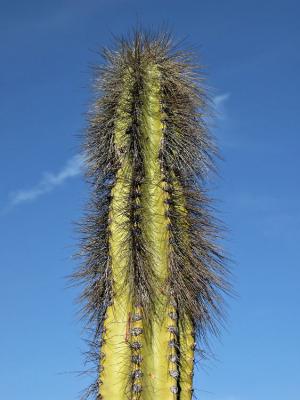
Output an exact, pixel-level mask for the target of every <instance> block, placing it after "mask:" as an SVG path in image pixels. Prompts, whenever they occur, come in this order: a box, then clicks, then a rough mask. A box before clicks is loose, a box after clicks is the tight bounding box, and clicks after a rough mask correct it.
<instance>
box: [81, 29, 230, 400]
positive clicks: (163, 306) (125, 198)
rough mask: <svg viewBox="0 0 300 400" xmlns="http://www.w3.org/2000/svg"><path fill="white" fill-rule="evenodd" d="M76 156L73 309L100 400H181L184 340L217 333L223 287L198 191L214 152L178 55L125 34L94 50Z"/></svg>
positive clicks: (199, 98)
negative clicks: (91, 93) (83, 179)
mask: <svg viewBox="0 0 300 400" xmlns="http://www.w3.org/2000/svg"><path fill="white" fill-rule="evenodd" d="M103 54H104V57H105V60H106V63H105V65H104V66H101V67H97V68H96V79H95V89H96V99H95V103H94V106H93V109H92V110H91V112H90V114H89V117H88V120H89V125H88V128H87V132H86V141H85V157H86V163H87V176H88V179H89V180H90V183H91V185H92V189H93V192H92V198H91V202H90V207H89V211H88V214H87V216H86V218H85V220H84V223H83V231H84V233H85V234H84V238H83V243H82V254H83V257H84V260H83V263H82V265H81V266H80V268H79V269H78V271H77V272H76V273H75V274H74V277H75V278H76V279H78V280H80V281H81V282H83V283H84V289H83V292H82V296H81V300H82V301H83V304H84V305H83V311H84V313H85V315H86V316H87V320H88V323H89V325H90V327H91V328H92V332H93V340H92V345H93V349H94V350H93V351H94V352H93V353H92V356H93V358H94V359H96V364H97V374H98V376H97V381H96V383H94V384H93V385H92V386H91V387H90V388H89V390H88V394H90V393H92V392H94V394H95V398H97V399H104V400H122V399H124V400H125V399H131V400H137V399H143V400H150V399H151V400H153V399H163V400H174V399H180V400H188V399H191V397H192V391H193V389H192V380H193V368H194V352H195V340H196V337H198V339H199V341H200V342H201V341H203V339H205V337H206V334H207V332H208V331H211V332H213V333H216V332H217V325H216V322H217V321H218V319H219V318H221V317H222V314H221V308H222V307H221V305H222V301H221V300H222V293H223V292H224V291H226V290H227V289H228V285H227V282H226V269H225V267H224V262H223V261H224V260H223V255H222V252H221V251H220V249H219V248H218V245H217V240H216V239H217V238H218V235H219V229H218V227H217V225H216V224H215V222H214V219H213V217H212V215H211V210H210V201H209V199H208V198H207V196H206V194H205V177H206V175H207V171H208V170H210V169H211V168H212V166H213V162H212V160H213V156H214V153H215V147H214V145H213V143H212V140H211V137H210V135H209V133H208V130H207V127H206V125H205V122H204V120H203V116H204V112H205V109H206V95H205V93H204V91H203V89H202V86H201V82H202V78H201V75H200V76H199V73H198V72H197V71H198V69H197V67H195V66H194V65H193V61H192V60H193V57H192V56H191V54H190V53H188V52H182V51H180V50H174V48H173V46H172V41H171V39H170V36H169V35H164V34H159V35H148V34H144V33H140V32H136V33H135V34H134V35H133V36H132V37H131V38H130V39H126V40H125V39H121V40H119V42H118V47H117V48H116V49H114V50H107V49H105V50H104V52H103Z"/></svg>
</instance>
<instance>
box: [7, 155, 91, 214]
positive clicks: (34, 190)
mask: <svg viewBox="0 0 300 400" xmlns="http://www.w3.org/2000/svg"><path fill="white" fill-rule="evenodd" d="M82 166H83V157H82V156H81V155H79V154H77V155H75V156H74V157H72V158H71V159H69V160H68V161H67V163H66V164H65V166H64V167H63V168H62V169H61V170H60V171H59V172H58V173H56V174H54V173H51V172H45V173H44V174H43V177H42V179H41V180H40V181H39V182H38V183H37V184H36V185H35V186H33V187H31V188H29V189H20V190H18V191H16V192H14V193H12V194H11V196H10V204H9V208H12V207H15V206H17V205H19V204H21V203H26V202H31V201H34V200H36V199H37V198H38V197H40V196H42V195H44V194H46V193H49V192H51V191H52V190H53V189H55V187H57V186H59V185H62V184H63V183H64V182H65V181H66V180H67V179H69V178H73V177H75V176H77V175H79V174H80V173H81V168H82Z"/></svg>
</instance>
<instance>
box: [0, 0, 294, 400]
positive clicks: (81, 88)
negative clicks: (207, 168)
mask: <svg viewBox="0 0 300 400" xmlns="http://www.w3.org/2000/svg"><path fill="white" fill-rule="evenodd" d="M299 12H300V5H299V2H296V1H291V0H285V1H275V0H274V1H272V2H271V1H266V0H265V1H255V0H252V1H238V0H236V1H233V0H227V1H215V0H211V1H206V2H205V1H196V0H193V1H192V0H185V1H178V0H172V1H171V0H165V1H158V0H152V1H151V2H150V1H141V0H140V1H133V0H132V1H125V0H124V1H120V0H98V1H94V0H85V1H83V0H73V1H71V0H69V1H57V0H53V1H51V2H45V1H34V0H28V1H27V2H23V1H20V0H16V1H14V2H8V1H4V0H1V15H0V34H1V42H0V54H1V63H0V70H1V71H0V72H1V73H0V89H1V96H0V118H1V148H0V152H1V154H0V180H1V188H0V236H1V252H0V265H1V272H0V274H1V276H0V304H1V306H0V307H1V326H2V328H1V330H0V353H1V365H0V376H1V379H0V397H1V398H3V399H9V400H19V399H21V398H22V399H23V400H40V399H41V398H42V399H43V400H71V399H75V398H77V394H78V392H79V391H80V390H81V389H82V388H83V387H84V385H85V380H84V379H83V378H80V379H78V378H77V376H76V375H75V374H73V373H72V371H76V370H80V369H81V368H82V356H81V351H82V350H83V349H84V345H83V342H82V340H81V336H82V326H81V325H80V323H78V322H77V319H76V315H75V310H76V307H75V305H74V297H75V294H76V291H75V290H68V289H66V281H65V279H64V276H66V275H67V274H69V273H70V272H71V271H72V268H73V267H74V262H73V260H72V259H71V255H72V254H73V253H74V251H75V244H76V235H75V232H74V226H73V221H76V220H78V218H79V217H80V216H81V215H82V208H83V205H84V203H85V200H86V198H87V193H88V192H87V186H86V185H85V183H84V182H83V179H82V176H81V168H80V167H81V163H82V160H81V159H80V157H79V156H78V151H79V145H80V139H79V138H78V135H80V134H81V133H82V130H83V128H84V125H85V122H84V115H83V114H84V112H85V111H86V110H87V105H88V101H89V98H90V93H89V88H88V87H89V84H90V71H89V68H88V64H89V63H94V62H97V61H99V59H98V57H97V55H96V50H97V49H98V48H99V47H100V46H102V45H108V44H109V43H110V42H111V33H116V34H118V33H124V32H125V33H126V32H127V31H128V29H130V28H131V27H132V26H133V25H134V24H135V23H136V22H137V21H139V22H141V23H143V24H144V25H145V26H146V27H151V26H152V27H156V26H158V25H161V23H167V24H168V26H169V27H170V28H171V29H172V31H173V32H174V34H175V36H176V37H178V38H182V37H187V43H190V44H192V45H194V46H196V48H197V49H199V52H200V53H201V57H202V60H203V63H204V64H205V65H206V67H207V71H208V81H207V83H208V85H209V86H210V87H211V90H212V95H213V97H214V99H215V102H216V106H217V109H218V111H219V118H218V120H217V121H216V123H215V127H214V129H213V131H214V134H215V136H216V137H217V140H218V143H219V146H220V148H221V150H222V155H223V157H224V162H220V163H219V170H220V177H219V178H217V179H216V180H214V182H213V184H212V186H213V195H214V196H215V197H216V198H217V199H218V201H217V208H218V209H219V211H220V216H221V217H222V218H223V220H224V221H225V223H226V225H227V226H228V235H227V240H226V243H225V245H226V249H227V251H228V252H229V253H230V254H231V255H232V258H233V259H234V265H233V270H234V282H235V283H234V284H235V289H236V291H237V292H238V294H239V296H238V298H237V299H234V300H230V301H229V306H230V310H229V318H228V323H227V327H226V330H224V332H223V335H222V339H221V341H217V342H214V346H213V350H214V353H215V358H214V359H211V360H210V361H206V362H204V363H203V362H200V366H199V369H198V370H197V373H196V377H195V386H196V393H197V395H198V396H199V398H200V399H202V400H267V399H272V400H282V399H285V400H298V399H299V396H300V379H299V378H300V377H299V355H300V354H299V341H300V320H299V318H300V317H299V311H298V305H299V300H300V295H299V293H300V291H299V289H300V269H299V239H300V235H299V231H300V212H299V211H300V201H299V194H300V189H299V184H297V182H299V170H300V161H299V145H300V138H299V128H300V122H299V110H298V109H299V89H300V87H299V86H300V85H299V83H300V78H299V70H300V53H299V45H300V40H299V38H300V36H299V35H300V25H299V17H300V15H299ZM297 371H298V373H297Z"/></svg>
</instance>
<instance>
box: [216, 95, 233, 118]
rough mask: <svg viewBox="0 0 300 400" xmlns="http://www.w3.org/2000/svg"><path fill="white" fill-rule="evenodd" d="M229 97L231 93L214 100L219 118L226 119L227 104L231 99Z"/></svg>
mask: <svg viewBox="0 0 300 400" xmlns="http://www.w3.org/2000/svg"><path fill="white" fill-rule="evenodd" d="M229 97H230V93H222V94H219V95H218V96H215V97H214V98H213V103H214V107H215V111H216V113H217V116H218V118H221V119H224V118H225V103H226V101H227V100H228V99H229Z"/></svg>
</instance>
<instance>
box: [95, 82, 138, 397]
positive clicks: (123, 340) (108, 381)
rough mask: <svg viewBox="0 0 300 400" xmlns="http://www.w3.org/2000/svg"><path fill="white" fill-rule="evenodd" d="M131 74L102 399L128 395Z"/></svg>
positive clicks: (121, 116) (114, 206)
mask: <svg viewBox="0 0 300 400" xmlns="http://www.w3.org/2000/svg"><path fill="white" fill-rule="evenodd" d="M131 87H132V81H131V78H130V75H129V74H127V75H125V77H124V91H123V93H122V94H121V98H120V104H119V109H118V111H117V118H116V126H115V134H114V145H115V149H116V151H117V153H118V152H119V153H120V159H121V167H120V169H119V170H118V172H117V176H116V181H115V185H114V187H113V189H112V193H111V194H112V200H111V204H110V212H109V220H110V223H109V230H110V239H109V255H110V260H111V272H112V282H113V285H112V286H113V287H112V290H113V304H112V305H111V306H109V307H108V309H107V313H106V319H105V322H104V335H103V339H104V340H103V344H102V347H101V354H102V362H101V367H102V368H101V369H102V371H101V373H100V387H99V391H100V394H101V396H102V398H103V399H104V400H114V399H118V400H122V399H124V400H125V399H126V400H127V399H128V392H127V391H128V381H129V376H130V372H131V366H130V347H129V344H128V337H127V331H128V316H129V313H130V307H131V305H130V293H129V288H128V285H127V282H126V281H125V277H126V269H127V267H128V257H129V249H128V243H126V237H127V234H128V232H127V228H126V225H127V224H128V216H126V214H125V209H126V206H127V202H128V196H129V191H130V185H129V182H130V179H131V175H132V165H131V162H130V159H129V157H128V156H126V157H124V158H123V159H122V157H121V154H122V151H121V150H122V148H123V147H124V146H126V140H127V139H126V134H125V132H126V129H127V127H128V126H129V124H130V122H131V116H130V102H131V97H130V91H131Z"/></svg>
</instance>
